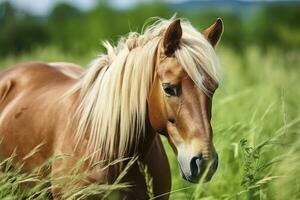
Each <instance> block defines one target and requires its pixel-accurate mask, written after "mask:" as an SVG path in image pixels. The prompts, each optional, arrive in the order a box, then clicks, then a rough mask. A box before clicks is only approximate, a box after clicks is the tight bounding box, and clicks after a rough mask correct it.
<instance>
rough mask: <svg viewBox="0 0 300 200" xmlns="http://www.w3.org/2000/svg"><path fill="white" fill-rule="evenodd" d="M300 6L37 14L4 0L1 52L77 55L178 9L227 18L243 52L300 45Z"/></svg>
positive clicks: (204, 22) (228, 31)
mask: <svg viewBox="0 0 300 200" xmlns="http://www.w3.org/2000/svg"><path fill="white" fill-rule="evenodd" d="M299 10H300V4H296V5H289V4H286V5H277V4H272V5H268V6H264V7H262V8H260V9H258V10H256V11H255V13H253V14H251V16H250V17H246V18H245V17H241V15H240V14H239V13H237V12H234V11H233V10H218V11H214V10H205V11H201V12H200V11H199V12H189V11H187V10H181V11H178V10H175V9H174V8H172V7H170V6H169V5H167V4H163V3H152V4H140V5H138V6H136V7H134V8H131V9H129V10H115V9H113V8H111V7H110V6H108V5H107V3H105V1H104V2H102V3H99V4H98V5H97V6H95V8H93V9H92V10H89V11H87V12H82V11H80V10H79V9H78V8H76V7H74V6H71V5H69V4H65V3H60V4H58V5H56V6H55V7H54V8H53V10H52V11H51V13H50V14H49V15H48V16H45V17H35V16H32V15H30V14H28V13H25V12H22V11H19V10H17V9H16V8H14V7H13V6H12V5H11V4H10V3H9V2H4V3H2V4H0V57H1V56H2V57H3V56H6V55H10V54H19V53H22V52H25V51H30V50H33V49H34V48H36V47H40V46H49V45H53V46H55V47H56V48H59V49H60V50H62V51H64V52H70V53H72V54H75V55H81V54H83V53H86V52H91V51H96V50H97V51H98V50H99V48H100V41H101V40H103V39H108V40H110V41H116V40H117V39H118V38H119V37H120V36H121V35H124V34H126V33H128V32H129V31H140V30H141V28H142V26H143V24H144V23H145V21H146V20H147V19H149V18H150V17H153V16H160V17H164V18H170V17H171V16H172V15H173V14H174V13H175V12H176V13H177V14H178V16H179V17H184V18H187V19H189V20H191V21H192V23H193V24H194V25H195V26H197V27H199V28H200V29H204V28H205V27H207V26H209V25H210V24H211V23H213V22H214V20H215V19H216V18H217V17H222V19H223V20H224V23H225V32H224V35H223V41H222V44H225V45H227V46H229V47H231V48H233V49H235V50H236V51H237V52H243V49H244V48H245V47H246V46H249V45H257V46H260V47H261V49H262V50H263V49H265V48H266V47H269V46H276V47H279V48H283V49H291V48H299V47H300V26H299V19H300V12H299Z"/></svg>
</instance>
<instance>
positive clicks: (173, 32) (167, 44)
mask: <svg viewBox="0 0 300 200" xmlns="http://www.w3.org/2000/svg"><path fill="white" fill-rule="evenodd" d="M181 36H182V29H181V25H180V19H177V20H175V21H173V22H172V23H171V24H170V25H169V27H168V28H167V30H166V32H165V34H164V38H163V45H164V52H165V55H166V56H171V55H172V54H173V53H174V52H175V50H176V49H177V48H178V46H179V42H180V39H181Z"/></svg>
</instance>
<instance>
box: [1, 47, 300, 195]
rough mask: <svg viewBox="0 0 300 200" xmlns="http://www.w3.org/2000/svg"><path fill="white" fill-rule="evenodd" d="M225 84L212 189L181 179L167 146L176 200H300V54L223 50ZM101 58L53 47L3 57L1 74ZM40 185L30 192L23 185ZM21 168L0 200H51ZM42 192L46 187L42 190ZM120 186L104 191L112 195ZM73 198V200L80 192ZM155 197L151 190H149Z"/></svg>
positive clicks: (217, 116) (219, 96) (217, 115)
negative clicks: (17, 67)
mask: <svg viewBox="0 0 300 200" xmlns="http://www.w3.org/2000/svg"><path fill="white" fill-rule="evenodd" d="M217 51H218V54H219V56H220V61H221V64H222V70H223V81H222V84H221V86H220V88H219V89H218V91H217V92H216V95H215V96H214V100H213V122H212V125H213V129H214V143H215V147H216V149H217V151H218V153H219V160H220V161H219V162H220V163H219V169H218V171H217V172H216V174H215V176H214V177H213V179H212V181H211V182H209V183H199V184H198V185H192V184H189V183H187V182H185V181H184V180H183V179H182V178H181V177H180V175H179V171H178V166H177V165H178V164H177V161H176V158H175V156H174V153H173V152H172V150H171V149H170V147H169V145H168V144H167V143H166V142H165V148H166V149H167V153H168V156H169V160H170V163H171V168H172V178H173V180H172V192H171V198H170V199H203V200H204V199H205V200H212V199H261V200H270V199H278V200H279V199H282V200H285V199H289V200H290V199H300V137H299V136H300V104H299V97H300V88H299V86H300V79H299V76H300V52H299V51H288V52H287V51H283V50H280V49H277V48H269V49H265V50H264V51H263V50H261V48H258V47H255V46H253V47H248V48H247V49H245V51H244V53H243V54H240V53H238V52H235V51H233V50H231V49H230V48H227V47H224V46H222V45H220V47H219V48H218V49H217ZM95 55H96V53H91V54H88V55H85V56H83V57H73V56H72V55H71V54H67V53H62V52H60V51H59V50H57V49H56V48H54V47H47V48H41V49H37V50H35V51H33V52H32V53H29V54H23V55H21V56H18V57H14V56H7V57H6V58H4V59H1V61H0V66H1V67H2V68H5V67H8V66H11V65H13V64H15V63H18V62H22V61H28V60H41V61H47V62H50V61H70V62H76V63H79V64H81V65H83V66H84V65H86V64H87V63H88V62H89V61H90V60H91V59H93V57H94V56H95ZM27 181H35V182H37V183H38V184H37V186H35V187H31V189H29V190H26V191H24V190H21V189H20V184H22V183H24V182H27ZM47 182H48V179H45V180H39V179H38V178H37V177H36V176H35V175H34V174H31V175H28V174H23V173H20V172H19V171H18V170H16V171H10V170H7V172H5V173H3V174H0V199H21V198H22V197H26V198H27V199H29V197H30V198H32V199H47V195H46V191H47V186H46V189H42V188H43V187H44V188H45V185H46V184H47ZM42 186H43V187H42ZM117 187H122V185H115V186H111V187H108V186H99V187H98V188H97V187H95V188H89V189H87V190H85V191H83V192H89V191H92V190H98V191H108V190H112V189H116V188H117ZM76 192H78V191H74V193H70V194H68V195H69V196H67V198H69V199H72V198H74V195H75V193H76ZM149 192H150V193H151V191H149Z"/></svg>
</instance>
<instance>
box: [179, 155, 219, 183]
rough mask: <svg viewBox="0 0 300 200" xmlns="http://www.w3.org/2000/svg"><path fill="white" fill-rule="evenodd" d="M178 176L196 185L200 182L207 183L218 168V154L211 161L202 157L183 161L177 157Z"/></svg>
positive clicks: (182, 158) (180, 157)
mask: <svg viewBox="0 0 300 200" xmlns="http://www.w3.org/2000/svg"><path fill="white" fill-rule="evenodd" d="M178 162H179V168H180V174H181V176H182V177H183V179H185V180H187V181H189V182H191V183H198V182H199V181H200V180H202V179H203V181H205V182H208V181H210V180H211V178H212V176H213V175H214V173H215V172H216V170H217V168H218V162H219V161H218V154H217V153H215V155H214V156H213V158H212V159H209V160H207V159H204V158H203V157H202V155H201V154H200V155H197V156H194V157H192V158H190V159H185V158H184V157H182V156H178Z"/></svg>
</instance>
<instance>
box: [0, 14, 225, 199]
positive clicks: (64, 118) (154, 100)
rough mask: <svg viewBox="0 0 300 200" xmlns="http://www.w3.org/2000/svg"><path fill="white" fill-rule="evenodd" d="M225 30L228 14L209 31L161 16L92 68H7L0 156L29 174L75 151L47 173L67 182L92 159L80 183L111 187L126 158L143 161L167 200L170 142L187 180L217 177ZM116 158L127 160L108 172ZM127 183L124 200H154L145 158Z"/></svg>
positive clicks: (1, 92) (59, 187)
mask: <svg viewBox="0 0 300 200" xmlns="http://www.w3.org/2000/svg"><path fill="white" fill-rule="evenodd" d="M222 33H223V22H222V20H221V19H220V18H218V19H217V20H216V21H215V22H214V23H213V24H212V25H211V26H209V27H208V28H207V29H205V30H204V31H202V32H201V31H199V30H197V29H196V28H195V27H194V26H193V25H192V24H191V23H190V22H189V21H188V20H185V19H179V18H174V17H173V18H171V19H161V18H159V19H157V20H156V21H155V22H153V23H152V24H151V25H148V26H147V28H146V29H145V30H144V31H143V32H142V33H136V32H131V33H129V34H128V35H127V36H124V37H121V38H120V40H119V41H118V42H117V44H116V45H115V46H113V45H112V44H110V43H108V42H104V43H103V45H104V47H105V48H106V53H103V54H101V55H100V56H99V57H97V58H96V59H95V60H94V61H92V62H91V64H90V66H89V67H88V68H87V69H86V70H82V69H81V67H80V66H78V65H76V64H72V63H59V62H57V63H42V62H27V63H21V64H17V65H15V66H14V67H12V68H8V69H6V70H5V71H2V72H1V74H0V110H1V115H0V137H1V144H0V157H1V158H8V157H10V156H11V155H12V154H14V158H13V162H14V163H16V164H17V163H22V167H23V170H24V171H28V172H30V171H32V170H33V169H35V168H37V167H38V166H40V165H42V164H43V163H44V162H45V161H47V160H48V159H49V158H51V157H52V156H57V155H68V158H64V157H62V158H60V159H57V160H53V161H52V162H51V168H50V170H48V171H47V172H46V171H45V172H43V173H49V174H51V175H52V176H56V177H60V176H63V175H65V174H67V173H68V172H69V171H70V169H71V168H72V167H73V166H74V165H76V163H77V162H78V161H79V160H80V159H81V158H83V157H84V156H88V159H87V160H86V161H85V162H84V164H83V166H82V167H81V169H80V170H82V172H83V171H88V172H89V174H88V176H86V177H84V178H83V179H82V180H79V182H78V185H81V186H82V185H89V184H111V183H113V182H114V180H115V179H116V177H117V174H118V173H119V172H120V170H122V169H124V168H125V166H126V165H125V164H124V163H128V160H127V161H126V159H125V158H133V157H134V156H138V160H139V162H140V163H142V164H144V165H145V166H147V169H148V173H149V176H151V177H152V180H153V193H154V195H155V196H157V198H158V199H168V198H169V192H170V190H171V172H170V166H169V162H168V158H167V154H166V152H165V150H164V147H163V144H162V141H161V138H160V137H161V136H162V137H166V138H167V141H168V143H169V144H170V145H171V147H172V149H173V150H174V153H175V154H176V156H177V160H178V163H179V171H180V173H181V176H182V177H183V179H185V180H187V181H189V182H192V183H198V182H199V180H205V181H209V180H210V179H211V178H212V176H213V174H214V173H215V171H216V169H217V167H218V154H217V152H216V150H215V147H214V144H213V131H212V126H211V123H210V122H211V117H212V116H211V107H212V97H213V94H214V92H215V90H216V89H217V88H218V85H219V82H220V69H219V62H218V58H217V55H216V53H215V46H216V44H217V43H218V41H219V40H220V38H221V35H222ZM37 146H38V151H35V152H34V154H32V155H31V156H27V157H26V155H28V154H29V153H30V152H31V151H32V150H33V149H35V148H37ZM24 157H26V159H24ZM118 159H121V160H122V159H123V160H125V161H124V163H119V164H118V167H115V166H113V167H104V166H107V165H108V164H109V163H111V162H113V161H116V160H118ZM97 163H100V164H98V165H97ZM54 180H56V181H52V182H51V184H52V185H53V186H55V187H52V192H51V193H52V195H53V197H54V198H56V199H59V198H61V197H62V194H63V193H64V192H65V190H66V189H65V188H66V187H65V186H66V185H67V184H68V181H67V180H61V179H54ZM122 181H124V182H126V183H130V188H129V189H128V190H126V191H124V192H123V193H121V195H122V197H123V198H125V199H146V198H149V196H148V193H147V188H146V183H145V177H144V175H143V174H142V173H141V171H140V170H139V166H138V164H137V162H134V163H133V164H132V166H131V167H130V168H129V169H128V172H127V174H126V175H125V176H124V178H123V179H122ZM74 187H75V186H74Z"/></svg>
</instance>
